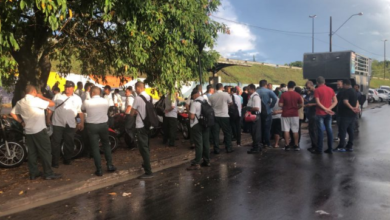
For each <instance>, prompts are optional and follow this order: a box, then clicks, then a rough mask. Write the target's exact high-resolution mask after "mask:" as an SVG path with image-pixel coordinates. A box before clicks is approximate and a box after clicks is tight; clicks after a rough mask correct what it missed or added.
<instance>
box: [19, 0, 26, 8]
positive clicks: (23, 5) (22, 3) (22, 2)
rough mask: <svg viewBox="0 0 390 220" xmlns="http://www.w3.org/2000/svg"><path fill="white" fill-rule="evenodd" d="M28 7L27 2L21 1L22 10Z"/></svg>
mask: <svg viewBox="0 0 390 220" xmlns="http://www.w3.org/2000/svg"><path fill="white" fill-rule="evenodd" d="M25 6H26V2H24V0H20V9H22V10H23V9H24V7H25Z"/></svg>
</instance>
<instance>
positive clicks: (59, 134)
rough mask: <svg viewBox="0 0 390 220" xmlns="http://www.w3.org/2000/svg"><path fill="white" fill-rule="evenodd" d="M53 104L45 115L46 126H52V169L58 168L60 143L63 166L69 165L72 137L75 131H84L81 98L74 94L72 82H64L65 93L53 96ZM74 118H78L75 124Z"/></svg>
mask: <svg viewBox="0 0 390 220" xmlns="http://www.w3.org/2000/svg"><path fill="white" fill-rule="evenodd" d="M53 102H54V103H55V107H51V108H50V110H51V111H50V112H49V114H47V118H46V120H47V124H53V138H52V145H51V146H52V154H53V160H52V167H54V168H58V167H59V165H58V161H59V159H60V152H61V143H62V141H63V142H64V164H65V165H70V164H71V160H72V156H73V148H74V143H73V140H74V135H75V132H76V130H80V131H82V130H83V129H84V114H83V112H82V111H81V106H82V102H81V98H80V97H79V96H78V95H76V94H74V83H73V82H72V81H66V83H65V92H64V93H59V94H57V95H56V96H54V98H53ZM51 116H53V118H51ZM76 116H79V118H77V122H76V119H75V118H76Z"/></svg>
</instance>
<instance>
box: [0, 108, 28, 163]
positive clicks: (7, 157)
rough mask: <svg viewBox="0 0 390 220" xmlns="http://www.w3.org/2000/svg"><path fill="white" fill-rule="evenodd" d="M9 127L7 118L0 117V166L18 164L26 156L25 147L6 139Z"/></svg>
mask: <svg viewBox="0 0 390 220" xmlns="http://www.w3.org/2000/svg"><path fill="white" fill-rule="evenodd" d="M0 111H1V109H0ZM10 127H11V124H10V123H8V120H7V119H6V118H3V117H2V118H1V120H0V130H1V132H0V135H1V145H0V167H4V168H12V167H17V166H20V165H21V164H22V163H23V161H24V160H25V159H26V157H27V149H26V148H25V147H24V146H23V145H21V144H19V143H18V142H15V141H11V140H9V139H8V138H9V137H8V134H9V132H8V129H9V128H10Z"/></svg>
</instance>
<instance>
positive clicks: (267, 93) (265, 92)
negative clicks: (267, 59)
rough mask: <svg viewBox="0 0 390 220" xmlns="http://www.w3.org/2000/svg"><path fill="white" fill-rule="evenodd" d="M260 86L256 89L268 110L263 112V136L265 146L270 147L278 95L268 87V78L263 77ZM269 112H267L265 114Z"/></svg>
mask: <svg viewBox="0 0 390 220" xmlns="http://www.w3.org/2000/svg"><path fill="white" fill-rule="evenodd" d="M259 85H260V88H259V89H258V90H257V91H256V92H257V93H258V94H259V95H260V98H261V102H262V103H263V104H264V106H265V109H263V110H265V111H266V112H263V113H262V115H264V117H261V137H262V139H263V140H262V142H263V145H264V147H270V146H271V143H270V139H271V123H272V108H273V107H274V106H275V104H276V101H277V100H278V97H277V96H276V95H275V93H274V92H273V91H272V90H269V89H268V88H267V80H265V79H263V80H260V82H259ZM264 113H267V114H264Z"/></svg>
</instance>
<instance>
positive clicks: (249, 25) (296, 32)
mask: <svg viewBox="0 0 390 220" xmlns="http://www.w3.org/2000/svg"><path fill="white" fill-rule="evenodd" d="M211 17H214V18H218V19H221V20H224V21H228V22H232V23H236V24H241V25H245V26H248V27H254V28H257V29H261V30H264V31H274V32H281V33H291V34H312V32H298V31H285V30H278V29H273V28H265V27H260V26H256V25H252V24H247V23H243V22H238V21H233V20H229V19H226V18H221V17H217V16H214V15H211ZM327 33H328V32H318V33H315V34H327Z"/></svg>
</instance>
